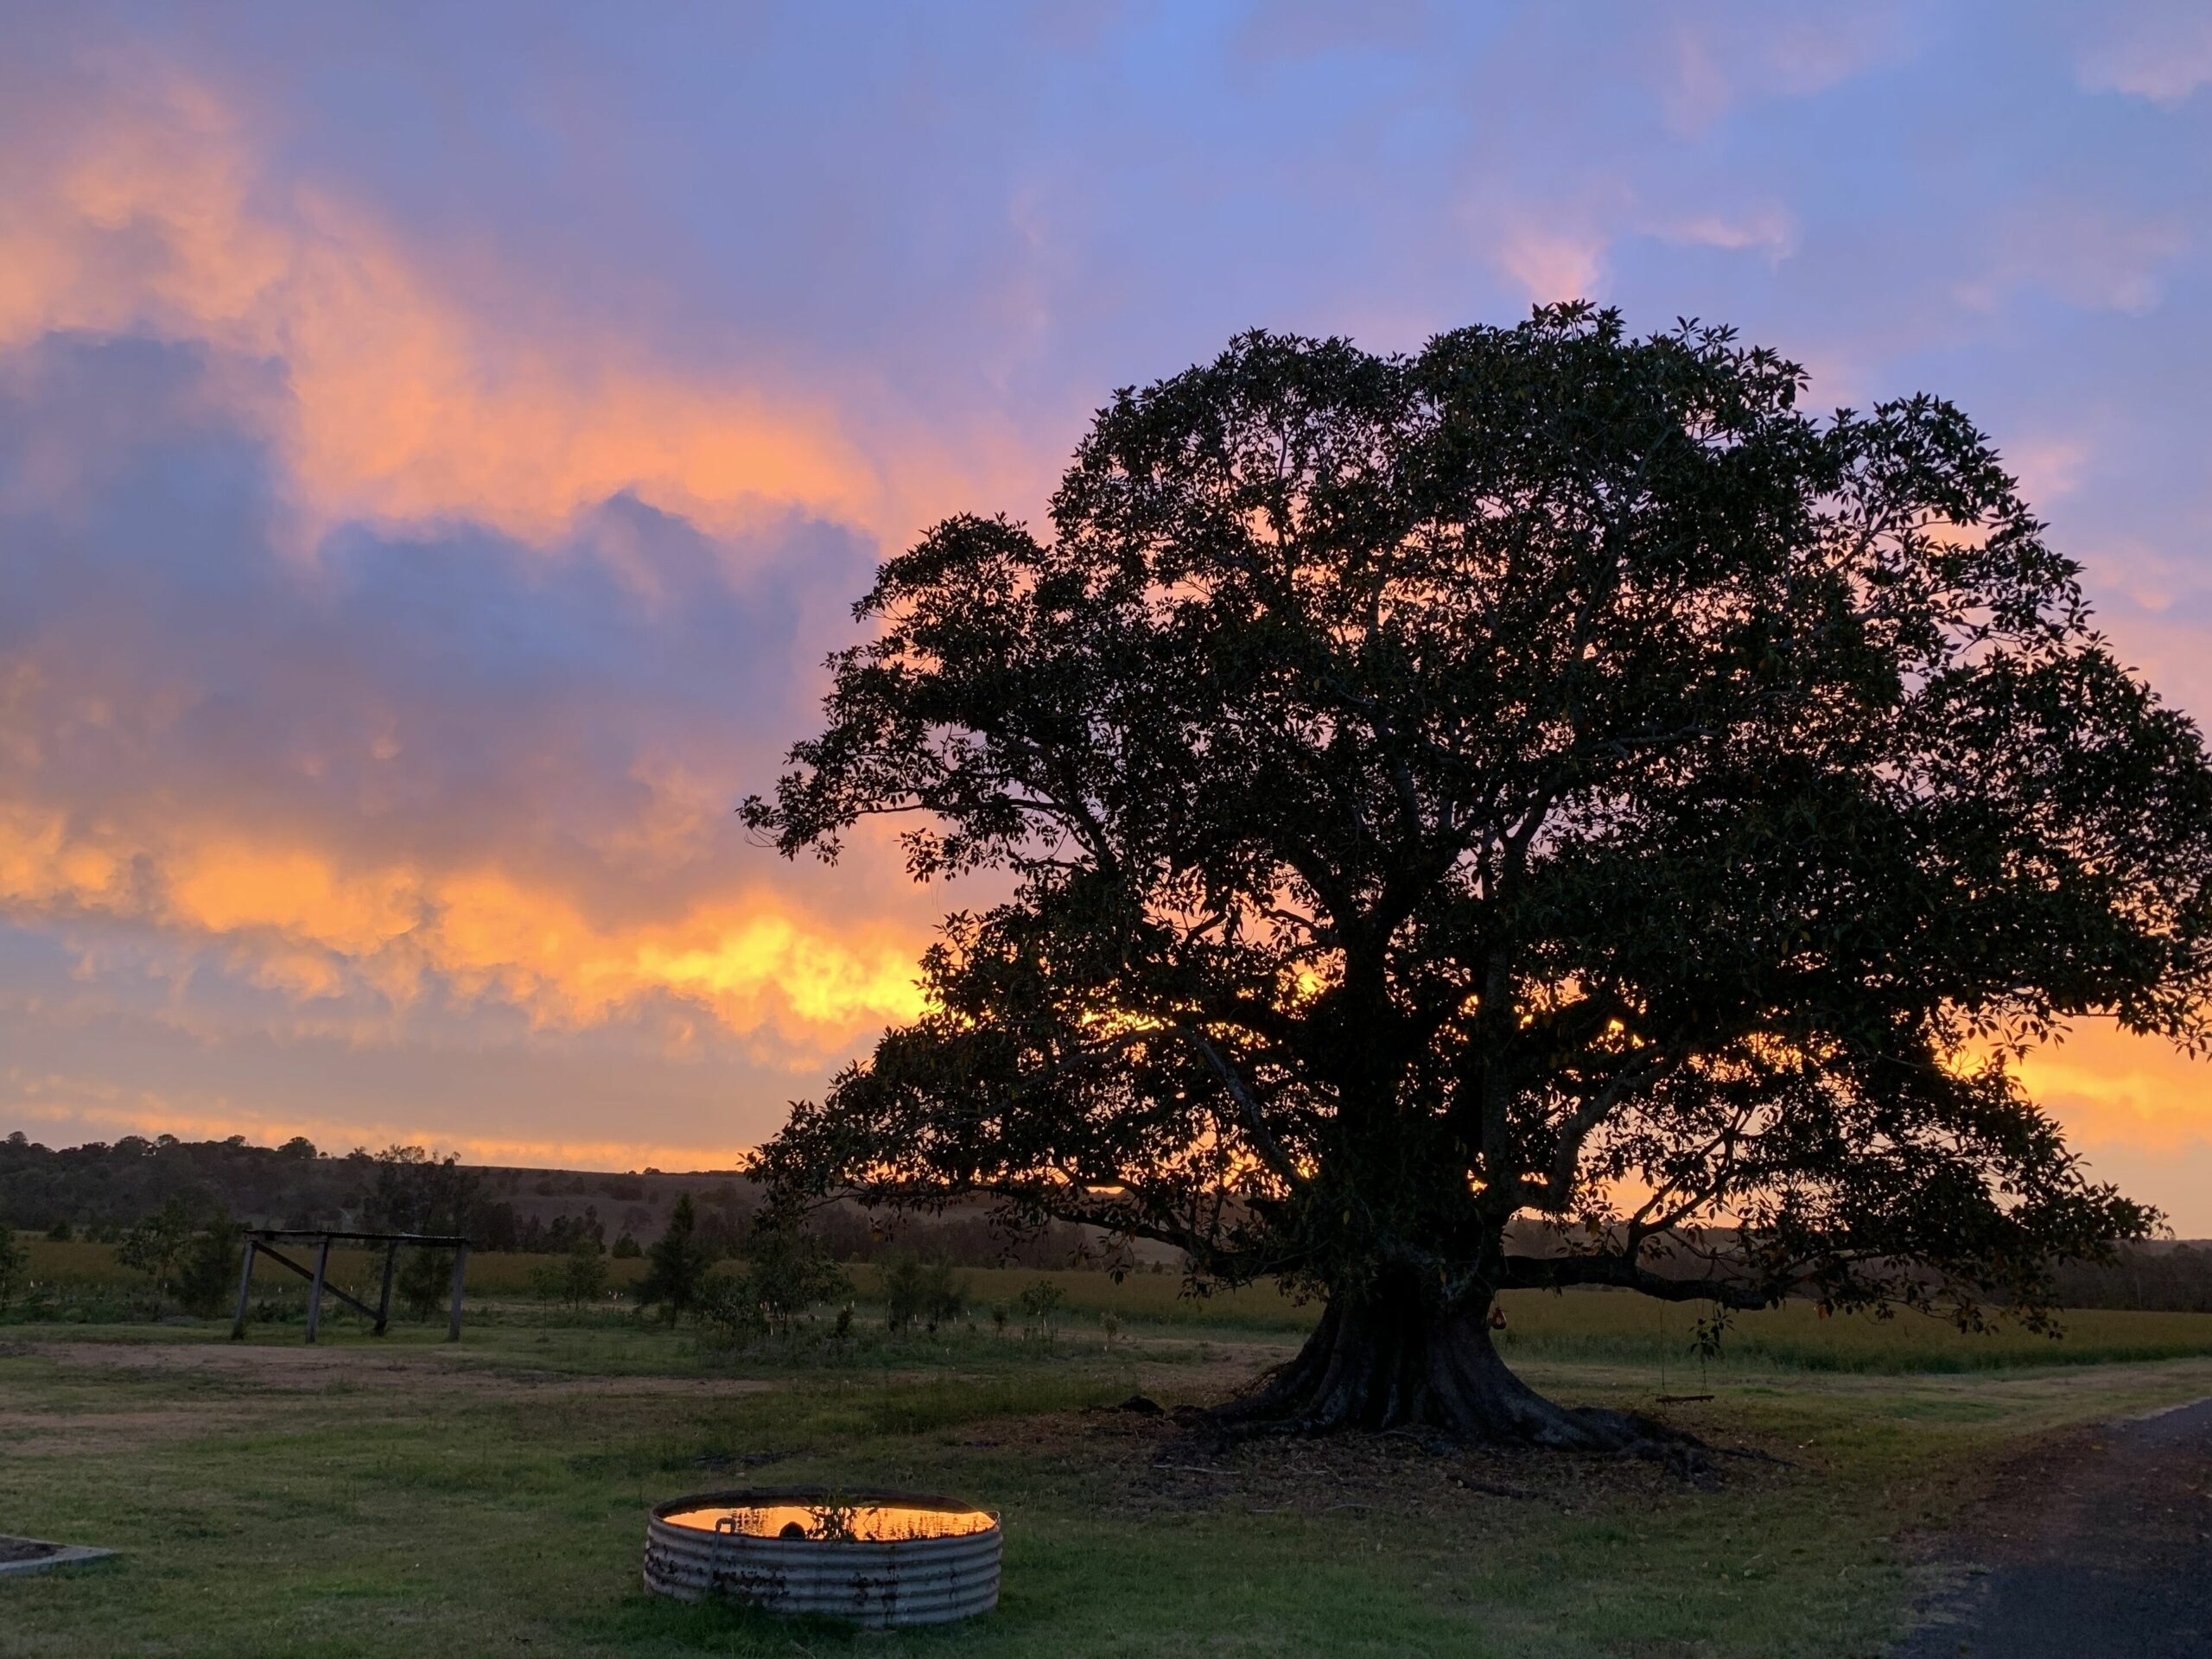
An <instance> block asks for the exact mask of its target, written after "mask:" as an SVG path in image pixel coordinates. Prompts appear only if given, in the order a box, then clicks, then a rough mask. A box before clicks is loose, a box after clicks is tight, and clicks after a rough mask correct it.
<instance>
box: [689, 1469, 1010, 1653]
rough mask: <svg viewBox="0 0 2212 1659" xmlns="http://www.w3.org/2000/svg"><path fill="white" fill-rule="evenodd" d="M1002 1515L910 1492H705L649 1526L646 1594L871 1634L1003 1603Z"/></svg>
mask: <svg viewBox="0 0 2212 1659" xmlns="http://www.w3.org/2000/svg"><path fill="white" fill-rule="evenodd" d="M1004 1541H1005V1535H1004V1534H1003V1533H1002V1532H1001V1530H1000V1529H999V1517H998V1516H996V1515H995V1514H994V1513H992V1512H990V1511H988V1510H977V1509H973V1508H971V1507H970V1506H969V1505H968V1504H965V1503H956V1502H954V1501H953V1500H952V1499H950V1498H944V1497H926V1496H919V1495H917V1494H914V1493H912V1492H876V1491H864V1492H861V1491H828V1490H825V1489H823V1488H820V1487H795V1486H785V1487H775V1488H755V1489H747V1490H742V1491H726V1492H701V1493H698V1494H696V1495H695V1496H693V1497H677V1498H671V1499H670V1500H669V1501H668V1502H667V1503H659V1504H656V1505H655V1506H654V1507H653V1510H652V1514H651V1515H650V1516H647V1518H646V1521H645V1588H647V1589H648V1590H652V1591H657V1592H659V1593H660V1594H662V1595H664V1596H673V1597H675V1598H676V1599H677V1600H679V1601H698V1600H701V1599H704V1598H706V1597H709V1596H717V1597H725V1598H728V1599H730V1600H733V1601H739V1602H743V1603H746V1604H747V1605H752V1606H755V1607H760V1608H763V1609H765V1610H766V1611H769V1612H772V1613H816V1614H820V1615H823V1616H824V1617H827V1618H844V1619H850V1620H852V1621H853V1622H854V1623H855V1624H862V1625H867V1626H868V1627H870V1628H872V1629H877V1630H881V1629H886V1628H889V1627H891V1626H895V1625H902V1624H950V1622H951V1621H952V1620H954V1619H959V1618H970V1617H972V1616H973V1615H975V1614H976V1613H981V1612H987V1611H989V1610H990V1609H991V1608H993V1607H995V1606H996V1605H998V1599H999V1552H1000V1548H1001V1545H1002V1544H1003V1543H1004Z"/></svg>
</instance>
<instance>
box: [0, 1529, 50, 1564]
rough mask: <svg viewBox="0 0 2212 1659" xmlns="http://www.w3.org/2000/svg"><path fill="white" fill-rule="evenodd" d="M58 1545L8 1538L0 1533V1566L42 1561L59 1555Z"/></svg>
mask: <svg viewBox="0 0 2212 1659" xmlns="http://www.w3.org/2000/svg"><path fill="white" fill-rule="evenodd" d="M61 1548H62V1547H61V1546H60V1544H49V1543H45V1542H42V1541H40V1540H39V1539H36V1538H10V1537H9V1536H8V1535H6V1534H4V1533H0V1564H4V1563H12V1562H16V1561H43V1560H47V1559H48V1558H49V1557H51V1556H54V1555H59V1554H60V1553H61Z"/></svg>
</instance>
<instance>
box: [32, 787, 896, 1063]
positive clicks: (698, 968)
mask: <svg viewBox="0 0 2212 1659" xmlns="http://www.w3.org/2000/svg"><path fill="white" fill-rule="evenodd" d="M125 870H135V871H137V872H139V874H140V879H138V880H134V881H130V882H125V881H123V880H119V879H118V873H119V872H122V871H125ZM0 906H4V907H5V908H6V909H8V910H9V911H10V912H12V913H14V914H16V915H18V916H34V917H44V918H60V917H65V916H67V915H68V914H70V913H99V914H106V915H111V916H117V917H121V918H129V919H135V920H139V921H143V922H148V923H150V924H152V925H156V926H158V927H162V928H164V929H166V930H168V931H172V932H176V933H181V934H182V935H184V936H185V937H187V938H193V937H197V938H201V939H204V940H207V941H209V942H211V943H220V944H225V945H226V946H227V947H229V948H230V950H232V953H233V958H234V960H235V961H236V962H237V963H238V965H239V966H241V967H242V968H243V969H244V970H245V976H246V977H248V978H250V979H251V980H252V981H253V982H256V983H258V984H260V985H263V986H264V987H266V988H271V989H276V990H279V991H282V992H284V993H285V994H287V995H290V996H292V997H294V998H296V999H298V1000H313V999H315V998H320V997H328V996H332V995H337V994H338V993H339V992H340V991H341V990H343V989H345V988H347V987H348V986H349V985H352V984H354V983H356V982H358V983H360V984H364V985H366V986H368V987H369V988H372V989H374V990H375V991H377V992H378V993H379V994H381V995H384V996H385V998H387V999H388V1000H389V1001H391V1003H392V1004H393V1005H394V1006H395V1007H405V1006H406V1005H408V1004H409V1003H410V1002H411V1001H414V1000H415V998H416V996H417V995H421V994H422V988H423V982H424V979H425V977H426V976H436V977H437V979H438V980H439V981H440V982H441V983H442V986H443V987H444V988H445V992H446V994H447V995H450V996H451V997H452V998H454V1000H455V1001H459V1002H461V1003H474V1002H481V1001H496V1002H501V1003H505V1004H508V1005H511V1006H512V1007H517V1008H519V1009H521V1010H523V1011H524V1012H525V1013H526V1014H528V1015H529V1016H530V1018H531V1020H532V1021H533V1022H534V1023H536V1024H538V1025H541V1026H544V1027H555V1028H565V1029H575V1028H581V1027H588V1026H592V1025H596V1024H600V1023H602V1022H604V1021H607V1020H611V1019H613V1018H615V1017H617V1016H619V1015H620V1014H622V1013H623V1012H625V1011H626V1010H627V1009H629V1008H631V1007H634V1006H635V1005H636V1004H637V1003H638V1002H639V1001H640V1000H641V999H643V998H645V997H647V996H652V995H665V996H670V997H673V998H676V999H678V1000H679V1001H683V1002H686V1003H690V1004H691V1005H693V1006H696V1007H699V1008H701V1009H702V1010H703V1011H704V1012H706V1013H707V1014H709V1015H711V1016H712V1017H713V1019H714V1020H716V1021H717V1022H719V1023H720V1024H721V1026H722V1027H725V1028H726V1029H728V1030H729V1031H732V1032H735V1033H753V1032H759V1031H762V1030H764V1029H770V1028H772V1029H773V1031H774V1032H775V1033H776V1034H777V1035H778V1036H779V1038H781V1039H783V1040H784V1041H785V1043H787V1044H790V1045H791V1046H794V1047H796V1048H798V1049H799V1050H800V1051H802V1052H804V1054H805V1055H806V1056H807V1058H808V1059H809V1060H810V1061H818V1060H819V1059H820V1058H822V1057H823V1055H824V1054H826V1053H829V1052H833V1051H835V1050H836V1049H837V1048H838V1047H839V1046H842V1045H845V1044H849V1042H850V1041H851V1040H852V1039H854V1038H855V1037H856V1036H858V1035H861V1034H863V1033H866V1032H867V1031H868V1029H870V1028H871V1027H880V1026H882V1025H884V1024H887V1023H893V1022H897V1021H902V1020H909V1019H912V1017H913V1016H914V1014H916V1013H918V1011H919V1009H920V1007H921V997H920V993H919V991H918V989H917V988H916V987H915V983H914V961H915V957H916V956H917V954H918V942H917V941H916V940H914V939H913V938H910V937H906V936H905V935H903V934H901V933H900V932H899V931H898V930H896V929H895V928H893V927H888V926H884V925H874V926H861V927H855V926H852V925H846V924H842V923H841V924H823V923H820V922H817V921H814V920H811V919H810V918H806V917H804V916H802V915H799V914H796V913H794V912H792V911H791V909H790V908H789V907H788V906H784V905H783V904H781V903H780V902H779V901H778V900H776V899H772V898H768V897H766V896H763V895H757V894H752V893H740V894H734V895H732V894H721V895H709V896H704V897H701V898H697V899H694V900H693V901H692V902H691V903H690V906H688V907H687V908H686V909H685V910H684V912H683V913H682V914H681V915H680V916H678V917H677V918H674V919H672V920H660V921H633V922H626V923H620V924H614V923H604V922H599V921H594V919H593V918H590V917H588V915H587V914H586V913H585V912H584V910H583V909H582V906H579V905H578V904H577V903H576V902H575V900H574V899H571V898H570V897H569V896H568V895H567V894H565V893H562V892H559V891H557V890H556V889H555V888H553V887H550V886H547V885H545V884H543V883H534V882H532V881H531V880H527V879H525V878H523V877H521V876H518V875H516V874H512V873H510V872H506V871H502V870H499V869H497V868H492V867H489V866H485V867H480V868H468V869H460V870H432V869H426V868H420V867H417V866H414V865H410V864H404V863H397V862H391V863H382V864H377V863H370V864H365V865H361V864H350V863H347V862H345V861H341V860H340V859H339V858H337V857H336V856H334V855H331V854H328V853H326V852H323V851H321V850H318V849H314V848H311V847H308V846H305V845H301V844H295V843H287V842H270V841H266V840H256V839H251V838H248V837H245V836H239V835H237V834H235V833H232V832H228V831H221V830H214V831H200V830H194V829H181V830H179V831H177V832H175V833H174V835H173V836H172V837H171V838H170V839H169V840H168V841H167V842H163V843H161V844H150V843H149V844H146V845H142V846H138V847H136V848H133V849H130V850H129V851H128V852H127V853H126V852H125V851H124V849H121V848H120V847H119V846H118V844H117V842H116V840H115V838H113V837H112V836H111V837H110V838H109V839H107V840H106V841H105V842H103V841H99V840H92V839H79V838H78V837H77V836H73V834H72V833H71V831H70V830H69V829H68V827H67V823H66V821H65V820H64V819H63V818H62V817H60V815H59V814H51V813H48V814H41V813H39V812H36V811H34V810H28V809H21V808H18V809H12V810H0Z"/></svg>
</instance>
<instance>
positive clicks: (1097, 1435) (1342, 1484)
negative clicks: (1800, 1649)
mask: <svg viewBox="0 0 2212 1659" xmlns="http://www.w3.org/2000/svg"><path fill="white" fill-rule="evenodd" d="M992 1433H993V1434H994V1436H995V1439H994V1440H993V1441H992V1444H995V1445H998V1446H1007V1447H1014V1448H1018V1449H1020V1451H1022V1452H1024V1453H1025V1454H1028V1455H1031V1456H1033V1457H1035V1458H1037V1459H1039V1460H1054V1461H1061V1462H1066V1463H1081V1464H1084V1465H1087V1466H1088V1467H1090V1469H1092V1470H1094V1471H1095V1470H1098V1469H1099V1468H1100V1467H1101V1466H1102V1465H1103V1467H1104V1468H1107V1469H1110V1470H1111V1471H1113V1473H1112V1478H1110V1479H1104V1480H1099V1481H1097V1482H1096V1488H1097V1491H1098V1492H1099V1494H1100V1496H1099V1499H1098V1501H1099V1503H1100V1504H1101V1505H1102V1506H1103V1508H1105V1509H1106V1510H1109V1511H1111V1512H1115V1513H1120V1514H1126V1515H1131V1516H1147V1515H1157V1514H1159V1513H1160V1512H1161V1511H1163V1510H1168V1511H1178V1510H1179V1511H1215V1512H1231V1513H1234V1512H1242V1513H1244V1514H1249V1515H1305V1516H1319V1515H1329V1514H1347V1515H1350V1514H1361V1513H1369V1514H1376V1515H1388V1516H1400V1517H1402V1518H1405V1519H1408V1520H1413V1521H1420V1522H1450V1521H1452V1520H1453V1519H1455V1518H1458V1517H1462V1516H1471V1515H1473V1514H1475V1513H1477V1512H1478V1511H1481V1510H1484V1509H1488V1508H1493V1507H1494V1506H1496V1505H1497V1504H1499V1503H1516V1504H1517V1503H1529V1504H1537V1505H1541V1506H1543V1507H1545V1508H1548V1509H1550V1510H1554V1511H1557V1512H1560V1513H1566V1514H1579V1513H1585V1512H1587V1513H1592V1514H1594V1513H1598V1512H1600V1511H1605V1510H1612V1509H1616V1508H1618V1506H1619V1505H1620V1504H1621V1503H1624V1501H1632V1500H1634V1499H1636V1498H1637V1497H1644V1496H1649V1495H1654V1494H1656V1493H1658V1492H1660V1491H1681V1489H1682V1486H1683V1482H1682V1480H1681V1477H1679V1476H1677V1475H1674V1474H1671V1473H1669V1472H1668V1471H1667V1470H1665V1469H1664V1468H1662V1467H1661V1466H1660V1465H1656V1464H1652V1463H1648V1462H1643V1461H1641V1460H1638V1459H1622V1458H1599V1457H1581V1456H1577V1455H1574V1454H1572V1453H1567V1452H1552V1451H1545V1450H1541V1449H1538V1448H1534V1447H1520V1446H1456V1445H1452V1444H1449V1443H1446V1442H1442V1441H1437V1440H1428V1439H1425V1438H1424V1437H1422V1436H1420V1435H1416V1434H1411V1433H1383V1434H1362V1433H1345V1434H1334V1435H1330V1436H1326V1437H1325V1438H1322V1439H1318V1440H1305V1439H1298V1438H1292V1437H1268V1438H1261V1439H1253V1440H1240V1441H1236V1442H1234V1443H1232V1444H1230V1445H1227V1446H1223V1445H1221V1444H1220V1443H1219V1442H1218V1441H1217V1440H1216V1439H1214V1438H1213V1437H1211V1436H1210V1435H1208V1434H1205V1433H1193V1432H1192V1429H1191V1427H1189V1426H1187V1425H1186V1424H1185V1423H1182V1422H1179V1421H1176V1420H1175V1418H1174V1417H1173V1416H1170V1415H1166V1414H1163V1415H1160V1416H1158V1417H1154V1416H1151V1415H1149V1414H1143V1413H1140V1412H1135V1411H1128V1410H1116V1409H1107V1410H1100V1411H1090V1412H1078V1413H1071V1414H1056V1415H1052V1416H1046V1417H1036V1418H1026V1419H1021V1420H1018V1421H1008V1422H1004V1423H999V1424H994V1425H993V1426H992ZM1785 1474H1786V1471H1784V1470H1783V1469H1782V1468H1781V1466H1780V1465H1776V1464H1773V1463H1769V1462H1760V1461H1752V1462H1745V1463H1735V1462H1731V1463H1730V1465H1729V1466H1728V1473H1727V1480H1728V1484H1731V1485H1733V1486H1738V1487H1742V1486H1747V1485H1752V1484H1765V1483H1768V1482H1771V1481H1774V1480H1777V1479H1779V1478H1784V1476H1785Z"/></svg>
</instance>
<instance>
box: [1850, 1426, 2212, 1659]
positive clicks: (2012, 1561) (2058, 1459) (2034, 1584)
mask: <svg viewBox="0 0 2212 1659" xmlns="http://www.w3.org/2000/svg"><path fill="white" fill-rule="evenodd" d="M2208 1550H2212V1400H2204V1401H2199V1402H2197V1403H2196V1404H2195V1405H2193V1406H2183V1407H2182V1408H2178V1409H2177V1410H2173V1411H2168V1412H2164V1413H2161V1414H2158V1415H2155V1416H2151V1417H2144V1418H2138V1419H2135V1420H2133V1421H2128V1422H2120V1423H2106V1424H2102V1425H2099V1426H2097V1427H2092V1428H2087V1429H2077V1430H2073V1431H2070V1432H2069V1433H2063V1434H2058V1435H2053V1436H2051V1437H2050V1438H2049V1439H2047V1440H2043V1441H2040V1442H2039V1443H2037V1445H2036V1446H2034V1447H2033V1448H2031V1450H2030V1451H2029V1452H2025V1453H2024V1454H2022V1455H2021V1456H2019V1457H2017V1458H2015V1459H2011V1460H2009V1461H2007V1462H2006V1463H2005V1464H2004V1465H2000V1466H1999V1468H1998V1469H1997V1470H1996V1471H1994V1472H1993V1475H1992V1476H1991V1478H1990V1479H1989V1481H1988V1484H1987V1485H1986V1489H1985V1490H1984V1491H1983V1492H1982V1493H1981V1494H1980V1496H1979V1497H1978V1498H1977V1501H1976V1502H1975V1503H1974V1505H1973V1507H1972V1509H1971V1510H1969V1511H1968V1513H1967V1516H1966V1518H1965V1519H1964V1520H1963V1521H1962V1522H1961V1523H1960V1524H1959V1525H1957V1526H1956V1527H1955V1528H1953V1529H1951V1530H1950V1531H1948V1532H1947V1533H1945V1534H1943V1535H1941V1536H1938V1537H1936V1538H1933V1539H1930V1540H1928V1541H1926V1543H1925V1545H1924V1553H1925V1554H1926V1555H1927V1557H1928V1558H1929V1561H1930V1563H1931V1564H1932V1566H1933V1567H1935V1569H1936V1573H1937V1576H1938V1578H1939V1580H1940V1582H1941V1586H1942V1587H1941V1588H1940V1589H1939V1590H1938V1591H1937V1592H1936V1593H1934V1594H1933V1595H1931V1596H1930V1597H1929V1599H1927V1600H1926V1601H1925V1603H1924V1604H1923V1606H1922V1607H1921V1609H1920V1610H1919V1624H1918V1627H1917V1628H1916V1630H1914V1632H1913V1634H1912V1635H1911V1636H1910V1637H1907V1638H1906V1639H1905V1641H1904V1643H1902V1644H1900V1645H1899V1646H1898V1647H1897V1648H1896V1649H1894V1650H1893V1652H1894V1655H1895V1659H1937V1656H1942V1659H1995V1656H1999V1655H2003V1656H2011V1659H2044V1656H2054V1659H2056V1656H2064V1659H2098V1656H2102V1655H2112V1656H2115V1659H2118V1656H2126V1659H2202V1656H2204V1655H2205V1654H2207V1653H2212V1572H2208V1571H2207V1569H2206V1567H2205V1561H2206V1559H2207V1554H2208Z"/></svg>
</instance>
